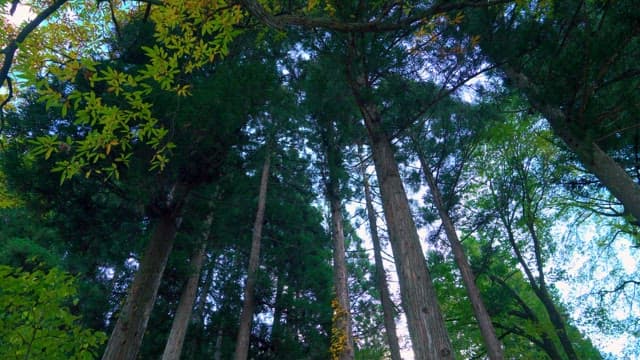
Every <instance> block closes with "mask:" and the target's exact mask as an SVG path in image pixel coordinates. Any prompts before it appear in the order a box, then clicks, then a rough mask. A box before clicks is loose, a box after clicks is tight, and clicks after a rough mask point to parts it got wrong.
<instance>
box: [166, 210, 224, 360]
mask: <svg viewBox="0 0 640 360" xmlns="http://www.w3.org/2000/svg"><path fill="white" fill-rule="evenodd" d="M212 222H213V215H212V214H209V215H208V216H207V218H206V219H205V221H204V226H205V230H204V231H203V234H202V244H201V245H200V246H199V247H198V248H197V250H196V251H195V252H194V253H193V255H192V256H191V261H190V262H189V264H190V265H191V273H190V275H189V277H188V279H187V283H186V284H185V287H184V289H183V290H182V294H181V295H180V301H179V302H178V308H177V310H176V314H175V316H174V318H173V324H172V325H171V331H170V332H169V338H168V339H167V345H166V346H165V348H164V353H163V354H162V360H179V359H180V355H181V354H182V347H183V345H184V338H185V336H186V335H187V329H188V328H189V320H190V319H191V314H192V312H193V305H194V302H195V300H196V293H197V292H198V283H199V282H200V272H201V271H202V264H203V263H204V259H205V255H206V253H205V250H206V247H207V239H208V238H209V233H210V231H211V223H212Z"/></svg>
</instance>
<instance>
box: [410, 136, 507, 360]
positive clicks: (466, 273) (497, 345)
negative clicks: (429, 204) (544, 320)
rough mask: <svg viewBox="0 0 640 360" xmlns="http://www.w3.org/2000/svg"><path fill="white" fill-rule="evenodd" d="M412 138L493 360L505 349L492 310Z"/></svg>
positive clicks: (424, 160) (431, 176)
mask: <svg viewBox="0 0 640 360" xmlns="http://www.w3.org/2000/svg"><path fill="white" fill-rule="evenodd" d="M412 141H413V142H414V146H415V147H416V149H417V153H418V158H419V159H420V165H421V167H422V172H423V173H424V177H425V179H426V180H427V185H428V186H429V190H430V191H431V195H432V196H433V202H434V205H435V206H436V209H438V214H439V215H440V219H441V220H442V226H443V227H444V231H445V233H446V235H447V239H448V240H449V244H450V245H451V251H452V252H453V257H454V259H455V261H456V264H457V265H458V269H460V274H461V275H462V282H463V283H464V287H465V288H466V290H467V295H468V296H469V301H471V307H472V308H473V315H474V316H475V318H476V321H477V322H478V326H479V327H480V333H481V334H482V338H483V339H484V343H485V346H486V348H487V355H488V356H489V358H490V359H493V360H498V359H503V358H504V353H503V351H502V343H501V342H500V340H499V339H498V337H497V336H496V330H495V329H494V328H493V324H492V323H491V317H490V316H489V313H488V312H487V309H486V307H485V306H484V301H483V300H482V297H481V296H480V290H478V287H477V286H476V282H475V275H474V274H473V271H472V270H471V265H469V261H468V260H467V256H466V255H465V253H464V249H463V247H462V244H461V243H460V239H459V238H458V234H457V233H456V229H455V225H454V224H453V220H451V217H450V216H449V211H448V210H447V209H446V207H445V204H444V202H443V201H442V194H441V193H440V189H439V188H438V184H437V183H436V181H435V179H434V178H433V174H432V173H431V168H430V167H429V163H428V162H427V160H426V159H425V158H424V154H423V153H422V152H421V151H420V150H419V149H418V145H417V140H416V139H415V138H412Z"/></svg>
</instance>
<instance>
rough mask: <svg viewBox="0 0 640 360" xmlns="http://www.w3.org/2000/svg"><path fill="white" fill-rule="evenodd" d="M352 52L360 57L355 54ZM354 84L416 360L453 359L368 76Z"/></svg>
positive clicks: (353, 76) (352, 78)
mask: <svg viewBox="0 0 640 360" xmlns="http://www.w3.org/2000/svg"><path fill="white" fill-rule="evenodd" d="M351 51H353V52H355V49H353V48H352V49H351ZM349 71H352V69H350V70H349ZM348 79H349V82H350V85H351V89H352V91H353V94H354V97H355V99H356V102H357V104H358V107H359V108H360V111H361V113H362V116H363V118H364V121H365V125H366V128H367V133H368V135H369V139H370V142H371V147H372V152H373V161H374V164H375V168H376V174H377V177H378V183H379V185H380V193H381V195H382V206H383V208H384V214H385V219H386V221H387V227H388V229H389V242H390V243H391V248H392V250H393V257H394V259H395V262H396V268H397V270H398V280H399V285H400V294H401V296H402V307H403V309H404V311H405V315H406V316H407V324H408V328H409V334H410V336H411V342H412V345H413V352H414V355H415V359H416V360H427V359H428V360H435V359H453V348H452V347H451V342H450V340H449V336H448V334H447V329H446V327H445V323H444V318H443V316H442V311H441V310H440V306H439V304H438V299H437V297H436V292H435V288H434V286H433V283H432V281H431V275H430V274H429V270H428V268H427V263H426V260H425V257H424V254H423V252H422V247H421V246H420V238H419V236H418V231H417V228H416V225H415V222H414V221H413V217H412V214H411V209H410V208H409V201H408V199H407V194H406V192H405V189H404V185H403V184H402V179H401V178H400V172H399V170H398V163H397V162H396V159H395V157H394V153H393V149H392V147H391V141H390V140H389V139H388V138H387V136H386V134H385V133H384V131H383V129H382V124H381V116H380V112H379V110H378V108H377V107H376V106H375V104H372V103H371V101H370V100H369V98H368V97H366V96H364V95H363V93H365V92H367V91H368V86H367V82H366V80H365V76H364V75H363V74H353V73H351V72H350V73H349V74H348Z"/></svg>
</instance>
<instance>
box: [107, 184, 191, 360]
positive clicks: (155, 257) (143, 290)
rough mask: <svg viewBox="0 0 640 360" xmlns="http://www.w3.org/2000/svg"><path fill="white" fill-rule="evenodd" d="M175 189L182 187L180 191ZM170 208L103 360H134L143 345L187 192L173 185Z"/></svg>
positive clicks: (143, 263) (133, 285) (140, 271)
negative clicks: (172, 199) (172, 198)
mask: <svg viewBox="0 0 640 360" xmlns="http://www.w3.org/2000/svg"><path fill="white" fill-rule="evenodd" d="M176 189H178V190H181V191H180V192H178V191H176ZM173 193H174V194H172V196H173V197H174V198H175V200H174V201H173V202H172V204H170V206H169V208H170V209H171V210H170V211H165V212H164V213H163V214H162V215H161V216H160V219H159V222H158V224H157V225H156V228H155V230H154V232H153V235H152V236H151V239H150V240H149V243H148V244H147V248H146V250H145V253H144V255H143V257H142V260H141V261H140V267H139V269H138V271H137V272H136V275H135V278H134V279H133V284H131V288H130V289H129V292H128V295H127V299H126V301H125V304H124V306H123V307H122V310H121V311H120V315H119V317H118V321H117V322H116V326H115V328H114V329H113V332H112V333H111V337H110V338H109V342H108V343H107V348H106V349H105V352H104V355H103V356H102V360H135V359H136V357H137V356H138V351H139V350H140V345H141V344H142V338H143V336H144V332H145V330H146V328H147V323H148V322H149V317H150V316H151V310H152V309H153V304H154V303H155V300H156V296H157V294H158V288H159V287H160V280H161V279H162V275H163V273H164V269H165V267H166V265H167V259H168V258H169V254H170V253H171V249H172V248H173V242H174V240H175V236H176V232H177V230H178V226H179V223H180V217H179V213H180V209H181V203H182V201H183V199H184V194H185V193H186V190H185V191H182V189H181V187H178V186H176V187H174V191H173Z"/></svg>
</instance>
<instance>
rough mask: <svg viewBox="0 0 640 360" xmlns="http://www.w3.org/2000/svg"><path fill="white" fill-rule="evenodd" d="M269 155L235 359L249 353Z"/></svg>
mask: <svg viewBox="0 0 640 360" xmlns="http://www.w3.org/2000/svg"><path fill="white" fill-rule="evenodd" d="M270 165H271V156H270V153H269V152H268V150H267V155H266V157H265V160H264V165H263V166H262V175H261V178H260V191H259V193H258V210H257V212H256V219H255V222H254V224H253V236H252V238H251V253H250V254H249V267H248V269H247V283H246V286H245V288H244V303H243V304H242V313H241V315H240V328H239V329H238V337H237V340H236V350H235V355H234V358H235V359H236V360H246V359H247V356H248V354H249V344H250V342H249V339H250V335H251V320H253V311H254V309H255V306H256V304H255V299H254V293H255V286H256V280H257V277H258V266H259V265H260V240H261V238H262V223H263V222H264V210H265V204H266V202H267V184H268V182H269V167H270Z"/></svg>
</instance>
